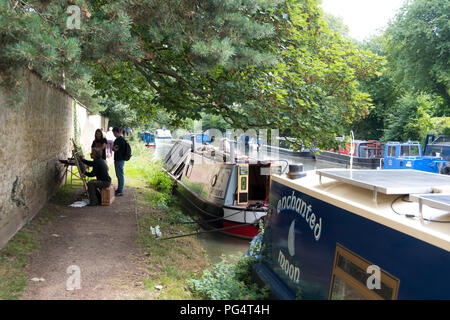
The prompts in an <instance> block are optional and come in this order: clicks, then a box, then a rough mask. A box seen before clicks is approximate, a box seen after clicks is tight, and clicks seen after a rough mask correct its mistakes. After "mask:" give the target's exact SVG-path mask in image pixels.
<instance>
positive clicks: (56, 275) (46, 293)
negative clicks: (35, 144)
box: [21, 188, 142, 300]
mask: <svg viewBox="0 0 450 320" xmlns="http://www.w3.org/2000/svg"><path fill="white" fill-rule="evenodd" d="M56 208H57V209H58V212H55V213H54V214H55V215H56V219H55V220H54V221H52V223H51V224H50V225H48V226H46V228H45V230H44V232H45V234H44V236H43V237H44V238H43V240H42V242H41V246H40V248H39V249H38V250H37V251H36V252H34V253H33V255H32V256H31V263H30V264H29V265H28V285H27V287H26V288H25V290H24V292H23V294H22V295H21V299H26V300H28V299H32V300H36V299H139V298H140V295H141V293H142V292H141V290H140V289H139V288H138V287H135V283H134V281H135V280H133V279H139V278H142V273H141V271H140V267H139V255H138V246H137V244H136V232H137V225H136V216H135V208H136V203H135V197H134V194H133V189H131V188H127V189H125V193H124V196H122V197H117V198H116V200H115V202H114V203H113V205H111V206H98V207H83V208H72V207H69V206H67V204H66V205H60V206H57V207H56ZM70 266H75V267H73V269H72V270H75V271H76V270H77V268H79V271H80V273H79V274H80V286H81V289H76V287H77V283H76V281H75V282H70V281H69V287H74V290H72V291H70V290H67V280H68V279H69V277H71V274H69V273H67V271H68V270H67V269H68V268H69V267H70ZM72 272H73V271H72ZM139 275H141V277H139ZM74 276H76V272H75V274H73V276H72V278H71V279H74ZM32 278H43V279H45V281H32V280H31V279H32ZM137 285H139V284H137Z"/></svg>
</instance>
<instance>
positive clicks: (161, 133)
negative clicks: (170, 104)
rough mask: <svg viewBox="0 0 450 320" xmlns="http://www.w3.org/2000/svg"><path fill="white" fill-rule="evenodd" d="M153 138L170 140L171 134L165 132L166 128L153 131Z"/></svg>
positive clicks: (167, 131) (168, 131)
mask: <svg viewBox="0 0 450 320" xmlns="http://www.w3.org/2000/svg"><path fill="white" fill-rule="evenodd" d="M155 137H156V139H169V140H171V139H172V134H171V133H170V130H167V129H166V128H162V129H157V130H156V131H155Z"/></svg>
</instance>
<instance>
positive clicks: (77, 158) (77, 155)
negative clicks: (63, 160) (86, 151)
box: [70, 138, 89, 199]
mask: <svg viewBox="0 0 450 320" xmlns="http://www.w3.org/2000/svg"><path fill="white" fill-rule="evenodd" d="M70 140H71V141H72V144H73V149H72V158H73V159H74V160H75V164H76V166H77V169H78V174H79V178H80V179H81V181H82V182H83V188H84V192H85V193H86V194H87V197H88V199H89V192H88V188H87V182H86V177H85V176H84V173H85V172H86V168H85V167H84V163H83V162H82V161H81V158H82V157H81V156H82V153H81V152H80V151H78V147H77V145H76V144H75V141H74V140H73V139H72V138H71V139H70ZM72 174H73V173H72Z"/></svg>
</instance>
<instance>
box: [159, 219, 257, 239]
mask: <svg viewBox="0 0 450 320" xmlns="http://www.w3.org/2000/svg"><path fill="white" fill-rule="evenodd" d="M255 225H256V223H244V224H240V225H238V226H230V227H224V228H217V229H211V230H204V231H198V232H194V233H187V234H181V235H178V236H173V237H168V238H162V239H158V238H156V239H157V240H170V239H175V238H183V237H189V236H195V235H199V234H202V233H210V232H220V231H225V230H229V229H236V228H242V227H245V226H255Z"/></svg>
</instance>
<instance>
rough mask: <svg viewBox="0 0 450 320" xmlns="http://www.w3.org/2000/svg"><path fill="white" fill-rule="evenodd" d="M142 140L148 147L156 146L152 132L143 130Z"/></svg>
mask: <svg viewBox="0 0 450 320" xmlns="http://www.w3.org/2000/svg"><path fill="white" fill-rule="evenodd" d="M144 140H145V145H146V146H147V147H148V148H155V146H156V143H155V135H154V134H153V133H152V132H149V131H145V132H144Z"/></svg>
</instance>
